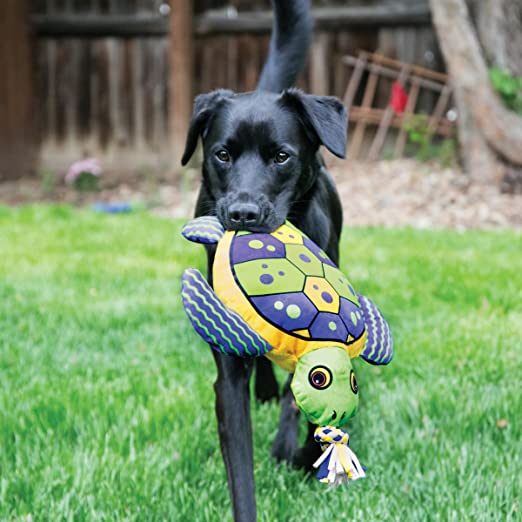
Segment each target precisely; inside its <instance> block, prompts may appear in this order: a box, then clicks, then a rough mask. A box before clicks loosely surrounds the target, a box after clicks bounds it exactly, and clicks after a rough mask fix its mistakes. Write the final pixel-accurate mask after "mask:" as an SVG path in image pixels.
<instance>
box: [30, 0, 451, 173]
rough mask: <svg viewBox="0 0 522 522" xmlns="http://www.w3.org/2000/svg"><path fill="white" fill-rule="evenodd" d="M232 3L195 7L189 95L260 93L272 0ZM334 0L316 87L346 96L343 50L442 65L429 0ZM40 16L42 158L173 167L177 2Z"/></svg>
mask: <svg viewBox="0 0 522 522" xmlns="http://www.w3.org/2000/svg"><path fill="white" fill-rule="evenodd" d="M223 3H224V2H223V1H222V0H221V1H218V0H198V1H197V2H196V3H195V6H194V7H195V16H194V24H193V32H194V38H193V41H192V49H193V57H194V61H193V63H194V67H193V69H194V70H193V78H192V79H191V80H192V81H191V82H190V83H186V84H185V86H189V87H188V88H190V90H191V91H192V92H191V96H190V97H192V96H193V95H195V94H197V93H200V92H206V91H209V90H212V89H215V88H218V87H226V88H230V89H233V90H235V91H248V90H252V89H254V88H255V85H256V82H257V78H258V77H259V73H260V69H261V67H262V64H263V63H264V60H265V57H266V53H267V50H268V43H269V36H270V26H271V12H270V11H269V10H268V7H269V0H258V1H256V2H254V3H253V5H254V7H255V8H256V11H255V12H253V11H246V12H245V11H243V10H242V9H243V8H244V7H245V6H246V5H250V3H249V2H245V1H243V0H236V1H235V2H230V4H231V5H232V7H230V6H229V8H228V9H225V10H223V9H222V7H223ZM334 3H335V2H332V1H330V0H329V1H328V2H325V1H317V2H314V11H313V12H314V18H315V19H316V32H315V35H314V41H313V47H312V49H311V52H310V55H309V60H308V63H307V65H306V69H305V71H304V72H303V74H302V75H301V77H300V79H299V82H298V85H299V86H300V87H302V88H303V89H305V90H306V91H308V92H313V93H316V94H333V95H337V96H341V97H342V96H343V94H344V92H345V89H346V85H347V83H348V80H349V74H350V71H349V68H347V67H346V64H345V63H344V62H343V57H344V56H345V55H347V54H355V53H356V52H357V51H358V50H359V49H365V50H368V51H370V52H371V51H377V50H379V51H381V52H383V53H385V54H386V55H388V56H391V57H393V58H397V59H399V60H403V61H406V62H410V63H417V64H420V65H425V66H429V67H436V68H437V67H440V66H441V61H440V57H439V52H438V48H437V44H436V40H435V36H434V33H433V31H432V29H431V25H430V15H429V7H428V3H427V1H425V0H419V1H415V2H413V1H411V0H410V1H407V0H399V1H397V0H394V2H393V3H391V2H390V1H389V0H388V1H387V0H380V1H377V2H367V5H366V6H364V7H360V6H351V5H349V4H350V3H349V2H348V5H346V4H347V2H342V3H338V4H339V5H336V7H332V5H333V4H334ZM171 8H173V9H174V10H175V9H176V5H174V4H172V5H171ZM209 9H211V10H209ZM212 9H213V10H212ZM216 9H217V10H216ZM33 21H34V27H35V29H36V34H37V43H36V58H37V67H36V71H37V75H36V77H37V85H36V90H37V100H38V101H37V107H38V108H39V113H38V115H39V120H40V127H41V158H42V164H43V165H45V166H49V167H52V168H63V166H64V165H65V164H67V163H68V162H70V161H72V160H74V159H77V158H79V157H82V156H86V155H97V156H101V157H103V158H104V161H105V162H106V163H109V164H113V165H115V166H118V168H120V169H128V168H132V169H140V168H151V167H152V168H153V169H155V170H156V169H159V170H165V169H166V168H167V167H168V165H169V164H170V163H171V162H172V143H171V141H170V138H169V136H170V137H172V122H173V121H174V122H176V121H177V118H178V115H177V114H174V112H175V111H180V112H182V111H183V107H184V106H187V107H188V110H190V104H191V103H190V101H188V102H186V103H185V104H184V105H183V104H182V105H181V106H180V104H179V101H178V105H176V104H173V103H172V94H173V78H174V79H175V78H176V76H175V75H176V74H178V72H177V71H176V70H170V68H169V64H170V63H172V62H171V61H170V58H171V56H169V52H170V54H171V52H172V45H170V38H169V30H170V27H171V24H170V23H169V5H168V2H167V1H163V2H162V1H160V0H158V1H154V0H126V1H125V0H37V1H36V2H35V10H34V13H33ZM179 74H183V71H179ZM174 88H176V89H180V87H178V86H175V87H174ZM379 96H381V93H379V92H378V93H377V94H376V97H377V98H379ZM190 97H189V98H190ZM176 107H177V108H176ZM179 118H181V119H186V115H183V114H181V115H180V116H179ZM178 141H179V140H178Z"/></svg>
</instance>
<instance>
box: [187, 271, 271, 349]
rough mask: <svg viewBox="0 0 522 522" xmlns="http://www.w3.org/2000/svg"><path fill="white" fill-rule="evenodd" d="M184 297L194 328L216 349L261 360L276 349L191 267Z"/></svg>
mask: <svg viewBox="0 0 522 522" xmlns="http://www.w3.org/2000/svg"><path fill="white" fill-rule="evenodd" d="M181 296H182V298H183V306H184V308H185V311H186V313H187V316H188V318H189V319H190V322H191V323H192V326H193V327H194V329H195V330H196V332H197V333H198V334H199V335H200V337H201V338H202V339H203V340H204V341H206V342H208V343H210V344H211V345H212V348H213V349H214V350H216V351H218V352H222V353H225V354H228V355H235V356H239V357H257V356H259V355H265V354H266V353H268V352H269V351H270V350H271V349H272V347H271V346H270V345H269V344H268V343H267V342H266V341H265V340H264V339H263V338H262V337H261V336H260V335H259V334H258V333H257V332H255V331H254V330H253V329H252V328H251V327H250V326H249V324H248V323H247V322H246V321H245V320H244V319H243V318H242V317H240V316H239V315H238V314H236V313H235V312H233V311H232V310H229V309H228V308H226V307H225V306H224V305H223V303H222V302H221V300H219V299H218V298H217V297H216V294H215V293H214V291H213V290H212V288H210V285H209V284H208V283H207V281H206V280H205V278H204V277H203V276H202V275H201V272H199V271H198V270H195V269H193V268H189V269H187V270H185V272H184V273H183V277H182V290H181Z"/></svg>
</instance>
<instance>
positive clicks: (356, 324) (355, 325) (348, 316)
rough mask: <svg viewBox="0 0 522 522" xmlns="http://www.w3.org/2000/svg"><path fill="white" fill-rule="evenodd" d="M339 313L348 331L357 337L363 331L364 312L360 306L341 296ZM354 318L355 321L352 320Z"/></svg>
mask: <svg viewBox="0 0 522 522" xmlns="http://www.w3.org/2000/svg"><path fill="white" fill-rule="evenodd" d="M339 315H340V317H341V318H342V320H343V322H344V324H345V325H346V327H347V329H348V333H349V334H350V335H351V336H352V337H353V338H355V339H358V338H359V337H360V336H361V335H362V333H363V332H364V327H365V323H364V314H363V311H362V309H361V308H359V307H358V306H357V305H356V304H354V303H352V302H351V301H349V300H348V299H345V298H344V297H341V306H340V307H339ZM354 318H355V321H354Z"/></svg>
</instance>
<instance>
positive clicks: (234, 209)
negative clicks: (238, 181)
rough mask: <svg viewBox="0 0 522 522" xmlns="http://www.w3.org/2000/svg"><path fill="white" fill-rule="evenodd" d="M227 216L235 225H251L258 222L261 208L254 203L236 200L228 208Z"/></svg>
mask: <svg viewBox="0 0 522 522" xmlns="http://www.w3.org/2000/svg"><path fill="white" fill-rule="evenodd" d="M228 216H229V218H230V222H231V223H232V224H233V225H234V226H236V227H251V226H255V225H258V224H259V218H260V216H261V209H260V208H259V205H256V204H255V203H250V202H248V203H245V202H236V203H232V205H230V207H229V208H228Z"/></svg>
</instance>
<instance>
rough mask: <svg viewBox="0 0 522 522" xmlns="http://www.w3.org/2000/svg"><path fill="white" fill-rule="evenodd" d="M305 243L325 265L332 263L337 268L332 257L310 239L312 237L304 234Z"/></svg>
mask: <svg viewBox="0 0 522 522" xmlns="http://www.w3.org/2000/svg"><path fill="white" fill-rule="evenodd" d="M303 243H304V245H305V247H306V248H308V250H310V251H311V252H313V254H314V255H315V256H316V257H317V258H318V259H319V260H320V261H321V262H323V263H324V264H325V265H330V266H333V267H335V268H337V266H336V265H335V264H334V263H333V262H332V261H331V260H330V258H329V257H328V256H327V255H326V254H325V253H324V252H323V253H321V249H320V248H319V247H318V246H317V245H316V244H315V243H314V242H313V241H310V239H308V238H307V237H304V236H303Z"/></svg>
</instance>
